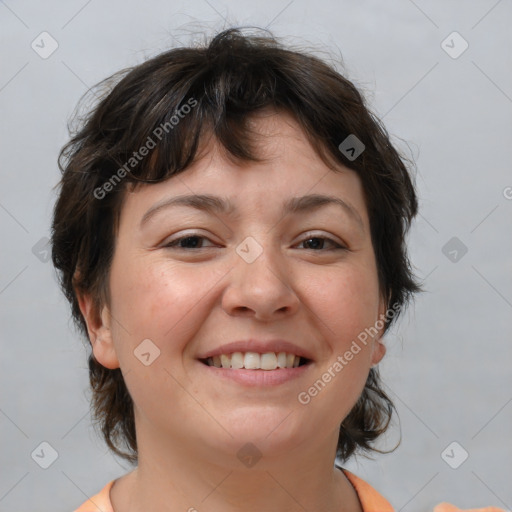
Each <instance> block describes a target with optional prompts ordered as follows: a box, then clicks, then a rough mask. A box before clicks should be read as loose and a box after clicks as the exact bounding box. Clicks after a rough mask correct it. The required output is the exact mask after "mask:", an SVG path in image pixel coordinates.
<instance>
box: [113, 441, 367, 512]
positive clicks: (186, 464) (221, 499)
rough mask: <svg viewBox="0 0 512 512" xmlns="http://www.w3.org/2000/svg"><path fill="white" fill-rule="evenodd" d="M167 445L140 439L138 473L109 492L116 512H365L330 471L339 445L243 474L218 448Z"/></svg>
mask: <svg viewBox="0 0 512 512" xmlns="http://www.w3.org/2000/svg"><path fill="white" fill-rule="evenodd" d="M168 439H169V438H168V437H167V446H165V444H164V445H162V439H161V438H160V439H158V437H152V436H141V441H142V440H145V442H144V441H143V442H140V443H139V446H138V449H139V461H138V467H137V468H136V469H135V470H134V471H132V472H131V473H129V474H128V475H125V476H124V477H122V478H120V479H118V480H116V483H115V484H114V486H113V487H112V489H111V500H112V505H113V508H114V511H115V512H143V511H144V512H145V511H147V510H159V511H162V512H164V511H165V512H175V511H180V512H183V511H188V512H201V511H203V510H208V511H209V512H239V511H241V510H243V511H244V512H260V511H261V510H265V511H267V512H285V511H286V512H304V510H315V511H317V512H362V508H361V505H360V502H359V499H358V497H357V494H356V492H355V491H354V489H353V487H352V486H351V484H350V483H349V482H348V480H347V478H346V477H345V476H344V474H343V473H342V472H341V471H340V470H339V469H337V468H335V467H334V457H333V456H332V455H331V454H334V449H335V442H336V441H337V438H335V442H334V446H332V442H331V443H325V446H319V445H317V444H315V445H312V446H308V447H306V446H304V445H303V446H300V447H297V448H296V449H294V450H290V452H289V453H287V454H286V456H285V457H283V456H280V457H277V456H275V457H273V456H272V455H270V454H269V453H263V456H262V457H261V458H260V459H259V460H257V461H256V458H253V460H250V459H244V460H246V463H247V465H248V467H247V466H245V465H244V464H243V463H242V462H241V461H240V460H239V459H238V458H236V457H233V455H232V454H223V453H221V452H220V450H219V448H218V447H211V448H209V447H205V446H198V447H196V448H195V449H191V448H190V446H184V445H183V444H181V445H180V443H176V444H174V445H172V446H168V445H169V442H168ZM164 446H165V448H164ZM328 450H329V451H328ZM248 451H249V452H250V449H249V450H248ZM255 461H256V462H255Z"/></svg>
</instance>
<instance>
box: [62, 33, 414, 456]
mask: <svg viewBox="0 0 512 512" xmlns="http://www.w3.org/2000/svg"><path fill="white" fill-rule="evenodd" d="M101 86H102V87H103V86H107V90H108V93H107V94H106V95H104V96H103V98H102V99H101V100H100V101H99V102H98V104H97V105H96V106H95V108H94V109H93V110H91V111H90V113H89V115H88V116H87V117H86V118H85V119H84V120H83V122H82V125H81V127H80V129H79V130H78V131H77V132H76V133H75V134H74V136H73V137H72V139H71V140H70V141H69V142H68V143H67V144H66V145H65V146H64V148H63V149H62V151H61V153H60V155H59V168H60V169H61V171H62V180H61V183H60V193H59V197H58V200H57V203H56V205H55V210H54V217H53V225H52V243H53V249H52V258H53V264H54V266H55V267H56V269H57V270H58V271H59V277H60V283H61V287H62V289H63V291H64V293H65V295H66V297H67V299H68V300H69V302H70V304H71V308H72V314H73V317H74V319H75V321H76V323H77V325H78V326H79V327H80V328H81V330H82V332H83V333H84V334H87V328H86V324H85V321H84V318H83V317H82V315H81V312H80V308H79V305H78V300H77V292H79V293H87V294H90V295H91V296H92V297H93V299H94V303H95V305H96V307H97V308H98V310H99V308H100V306H102V305H103V304H108V280H109V279H108V276H109V269H110V266H111V262H112V257H113V254H114V247H115V239H116V232H117V222H118V219H119V215H120V211H121V208H122V202H123V197H124V192H125V190H126V187H127V186H128V185H129V184H130V185H131V186H137V184H139V183H155V182H160V181H163V180H166V179H169V178H170V177H171V176H174V175H176V174H178V173H180V172H182V171H184V170H186V169H187V167H188V166H189V165H190V164H191V163H192V162H193V161H194V159H195V158H196V157H197V152H198V147H199V144H200V142H201V141H202V140H203V136H206V135H213V136H214V137H215V138H216V139H217V140H218V141H219V142H220V144H221V145H222V146H223V147H224V148H225V149H226V150H227V153H226V154H227V155H229V156H230V157H232V158H234V159H238V160H240V161H258V160H259V158H258V156H257V155H256V152H255V150H254V147H253V145H252V138H251V132H250V128H249V126H248V124H247V120H248V118H249V117H250V116H251V115H254V114H256V113H257V112H259V111H261V110H262V109H265V108H267V107H270V108H275V109H277V111H280V112H284V113H287V114H290V115H291V116H292V117H293V118H294V119H295V120H296V121H297V122H298V124H299V126H300V127H301V128H302V129H303V130H304V133H305V134H306V135H307V137H308V138H309V140H310V141H311V143H312V145H313V147H314V148H315V150H316V151H317V153H318V155H319V156H320V157H321V158H322V160H323V161H324V162H326V163H327V164H328V165H329V166H330V168H333V165H332V163H333V162H338V163H341V164H343V165H345V166H346V167H348V168H350V169H352V170H354V171H355V172H356V173H357V174H358V175H359V177H360V179H361V180H362V184H363V189H364V194H365V200H366V205H367V208H368V214H369V220H370V228H371V238H372V243H373V247H374V251H375V258H376V263H377V269H378V278H379V286H380V290H381V293H382V294H383V296H384V297H385V300H386V302H387V305H388V308H389V307H390V306H391V305H393V309H394V313H396V314H394V315H393V316H391V317H389V316H386V319H385V330H387V329H388V328H389V326H390V325H391V324H392V323H393V322H394V321H395V320H396V318H397V317H398V316H399V314H400V311H401V309H402V306H405V305H406V304H407V303H408V301H409V300H410V299H411V298H412V296H413V294H414V293H415V292H418V291H420V287H419V285H418V283H416V282H415V278H414V275H413V273H412V270H411V266H410V263H409V260H408V257H407V251H406V244H405V237H406V233H407V231H408V229H409V227H410V223H411V221H412V219H413V218H414V216H415V215H416V212H417V207H418V205H417V198H416V194H415V190H414V186H413V184H412V181H411V177H410V174H409V171H408V169H407V167H406V165H405V163H404V161H405V159H404V158H403V157H401V156H400V155H399V153H398V152H397V150H396V149H395V148H394V147H393V146H392V144H391V142H390V140H389V136H388V134H387V132H386V130H385V128H384V127H383V125H382V124H381V122H380V121H379V120H378V119H377V118H376V117H375V116H374V115H373V114H372V113H371V112H370V111H369V109H368V108H367V107H366V105H365V100H364V99H363V97H362V96H361V94H360V93H359V91H358V90H357V88H356V87H355V86H354V85H353V84H352V83H351V82H350V81H349V80H347V79H346V78H345V77H344V76H342V75H341V74H340V73H339V72H337V71H336V70H335V69H334V68H333V67H331V66H330V65H328V64H326V63H325V62H324V61H322V60H321V59H319V58H317V57H315V56H313V55H310V54H308V53H306V52H304V51H295V50H292V49H291V48H288V47H285V46H283V45H282V44H281V43H280V42H278V41H277V40H276V38H274V37H273V36H271V35H269V34H264V35H247V34H244V33H243V32H242V31H241V30H240V29H229V30H225V31H223V32H221V33H219V34H218V35H216V36H215V37H213V38H212V39H211V41H209V42H208V43H207V44H205V45H203V46H195V47H181V48H175V49H171V50H169V51H167V52H165V53H162V54H160V55H158V56H156V57H154V58H151V59H150V60H147V61H146V62H144V63H142V64H140V65H138V66H135V67H133V68H130V69H128V70H124V71H122V72H119V73H116V74H115V75H113V76H111V77H110V78H108V79H107V80H106V81H104V82H102V84H101ZM187 105H188V107H187V109H185V106H187ZM182 114H183V115H182ZM178 118H179V119H178ZM176 121H177V122H176ZM164 132H165V133H164ZM157 135H158V136H157ZM350 135H352V136H355V137H357V139H358V141H360V142H361V143H362V144H364V151H363V152H362V153H361V154H360V155H359V156H358V157H357V158H351V156H353V154H354V151H352V154H348V153H347V152H343V151H341V150H340V143H342V142H343V141H345V140H346V139H347V137H348V136H350ZM157 138H158V139H159V140H158V142H157V141H156V140H154V139H157ZM150 139H151V140H153V142H155V143H156V142H157V144H155V145H154V147H151V148H150V146H153V144H150V143H149V140H150ZM142 147H146V148H149V151H147V152H146V151H145V152H144V153H145V154H147V158H141V159H140V160H139V159H137V162H135V161H134V160H130V159H133V158H134V152H137V151H138V150H139V149H140V148H142ZM360 147H362V146H360ZM128 163H129V165H128ZM132 164H133V165H132ZM89 376H90V384H91V388H92V392H93V394H92V409H93V413H94V418H95V419H96V420H97V422H98V423H99V425H100V426H101V430H102V434H103V437H104V439H105V441H106V443H107V445H108V446H109V448H110V449H111V450H112V451H113V452H114V453H116V454H117V455H119V456H120V457H122V458H124V459H126V460H128V461H129V462H131V463H136V462H137V441H136V433H135V421H134V412H133V402H132V399H131V397H130V395H129V392H128V390H127V388H126V385H125V383H124V380H123V377H122V374H121V371H120V369H119V368H117V369H114V370H110V369H107V368H105V367H103V366H102V365H101V364H99V363H98V362H97V361H96V360H95V358H94V355H93V354H92V353H91V354H90V356H89ZM393 409H394V407H393V403H392V402H391V400H390V398H389V397H388V396H387V395H386V393H385V392H384V391H383V389H382V387H381V385H380V378H379V374H378V371H377V369H376V368H372V369H370V372H369V376H368V379H367V382H366V386H365V388H364V390H363V392H362V394H361V396H360V397H359V400H358V402H357V403H356V405H355V406H354V407H353V409H352V410H351V412H350V413H349V414H348V416H347V417H346V418H345V420H344V421H343V422H342V424H341V426H340V435H339V440H338V446H337V456H338V458H341V459H342V460H346V459H348V458H349V457H350V456H351V455H352V454H353V453H354V451H355V450H356V449H357V448H359V449H361V450H362V451H363V452H369V451H371V450H376V448H374V447H373V446H372V445H373V441H375V439H376V438H377V437H378V436H379V435H381V434H382V433H383V432H384V431H385V430H386V429H387V427H388V425H389V423H390V419H391V415H392V412H393ZM124 448H126V450H124ZM376 451H380V450H376Z"/></svg>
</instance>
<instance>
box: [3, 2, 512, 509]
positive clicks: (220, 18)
mask: <svg viewBox="0 0 512 512" xmlns="http://www.w3.org/2000/svg"><path fill="white" fill-rule="evenodd" d="M511 22H512V5H511V2H510V1H509V0H504V1H496V0H485V1H484V0H481V1H473V2H465V1H440V0H438V1H431V2H427V1H420V0H416V1H415V2H413V1H409V0H394V1H387V2H377V1H361V2H355V1H354V2H349V1H346V0H345V1H341V2H340V1H338V2H334V1H327V0H315V1H314V2H313V1H307V0H291V1H290V0H273V1H263V2H259V3H257V4H256V3H255V2H250V1H248V0H242V1H238V2H234V1H223V0H192V1H189V2H184V1H172V2H169V1H153V2H146V3H142V2H135V1H133V0H123V1H121V0H116V1H109V2H100V1H99V0H92V1H89V2H86V1H84V0H72V1H67V2H63V1H60V2H56V1H51V0H50V1H45V2H36V1H34V0H31V1H27V2H23V3H17V2H15V1H14V0H6V1H0V34H1V43H2V44H1V47H0V54H1V57H0V58H1V63H2V64H1V76H0V105H1V109H2V110H1V112H2V114H1V117H0V130H1V132H0V143H1V164H0V165H1V186H0V226H1V230H2V251H1V265H0V303H1V306H0V308H1V309H0V315H1V343H2V349H1V351H0V358H1V363H2V372H1V374H0V375H1V387H0V389H1V399H0V413H1V414H0V429H1V440H2V442H1V447H0V450H1V464H0V468H1V469H0V471H1V478H0V510H1V511H12V510H34V511H35V510H38V511H48V512H50V511H55V510H69V511H70V510H73V509H74V508H75V507H77V506H78V505H79V504H80V503H82V502H83V501H84V500H85V499H86V498H87V497H88V496H90V495H91V494H93V493H96V492H98V491H99V490H100V489H101V488H102V487H103V486H104V485H105V484H106V483H107V482H108V481H109V480H110V479H113V478H116V477H118V476H120V475H122V474H124V473H126V472H127V471H129V470H130V469H131V468H130V467H129V466H128V465H127V464H126V463H124V462H123V463H120V462H119V461H117V460H116V459H114V458H113V456H111V455H110V454H109V452H108V451H107V448H106V446H105V445H104V444H103V442H102V441H101V440H100V439H99V437H97V436H96V434H95V432H94V430H93V427H92V425H91V422H90V417H89V413H88V373H87V369H86V368H87V366H86V356H87V353H86V349H85V345H84V344H83V342H82V341H81V340H80V338H79V336H78V335H77V333H76V332H75V331H74V329H73V327H72V324H71V322H70V320H69V317H70V315H69V310H68V307H67V303H66V302H65V300H64V298H63V297H62V296H61V294H60V291H59V289H58V287H57V284H56V279H55V276H54V271H53V268H52V265H51V263H50V262H48V261H45V259H46V253H45V251H44V247H43V248H42V249H41V247H42V246H44V242H45V240H44V237H47V236H49V223H50V217H51V210H52V206H53V203H54V200H55V193H54V191H53V190H52V188H53V187H54V185H55V184H56V183H57V181H58V179H59V172H58V170H57V166H56V157H57V153H58V151H59V149H60V147H61V146H62V145H63V144H64V143H65V142H66V140H67V132H66V123H67V121H68V119H69V118H70V116H71V114H72V112H73V109H74V108H75V105H76V103H77V101H78V100H79V98H80V97H81V95H82V94H83V93H84V92H86V91H87V89H88V88H89V87H90V86H92V85H93V84H95V83H97V82H98V81H99V80H101V79H103V78H105V77H106V76H107V75H109V74H111V73H113V72H114V71H117V70H118V69H120V68H122V67H125V66H129V65H134V64H138V63H140V62H142V61H143V60H144V59H145V58H147V57H149V56H153V55H155V54H157V53H159V52H160V51H162V50H164V49H166V48H168V47H169V46H173V45H177V44H180V42H182V43H183V44H187V43H189V42H190V40H191V36H189V34H190V32H191V31H200V30H201V29H205V30H207V31H208V32H209V33H212V32H213V31H215V30H219V29H222V28H225V27H227V26H228V25H231V24H251V25H258V26H261V27H268V28H269V29H271V30H272V31H273V32H274V34H275V35H277V36H283V37H284V36H286V38H287V39H286V40H287V41H289V42H291V43H296V42H304V44H305V46H308V47H309V46H314V47H316V48H317V49H318V50H319V51H320V52H321V53H320V55H323V56H324V57H329V53H325V52H330V55H331V57H330V58H334V59H336V58H338V57H339V56H340V55H342V56H343V60H344V64H345V70H346V72H347V74H348V76H349V78H351V79H352V80H353V81H354V82H355V83H356V84H357V85H358V86H359V87H361V88H362V89H363V90H364V91H365V93H366V94H367V98H368V101H369V103H370V106H371V108H372V109H373V110H374V111H375V112H376V113H377V115H379V116H380V117H381V118H383V119H384V122H385V124H386V126H387V128H388V130H389V132H390V133H391V134H392V136H393V138H394V140H395V141H396V143H397V144H398V146H399V147H400V148H401V150H402V151H404V152H405V153H406V154H408V155H409V156H410V157H411V158H413V159H414V160H415V161H416V164H417V174H416V181H417V187H418V192H419V196H420V207H421V213H420V215H419V216H418V218H417V221H416V222H415V224H414V226H413V229H412V231H411V235H410V248H411V249H410V250H411V258H412V262H413V264H414V267H415V269H416V272H417V274H418V276H420V277H421V278H423V279H424V283H425V288H426V289H427V292H426V293H424V294H422V295H420V296H419V297H418V298H417V300H416V303H415V305H414V307H411V308H410V310H409V311H408V313H407V314H406V315H405V316H404V317H403V319H402V321H401V322H400V324H399V326H397V328H395V329H394V330H393V332H392V333H390V335H389V336H388V347H389V348H388V354H387V356H386V358H385V360H384V362H383V363H382V364H381V367H382V373H383V377H384V380H385V382H386V383H387V385H388V386H389V390H390V394H391V396H392V397H393V398H394V399H395V402H396V405H397V408H398V411H399V415H400V420H401V432H402V444H401V445H400V447H399V448H398V449H397V450H396V451H395V452H394V453H392V454H389V455H377V456H376V457H375V459H374V460H366V459H365V458H362V457H360V458H357V459H354V460H352V461H350V463H348V464H346V467H347V468H348V469H351V470H352V471H354V472H355V473H356V474H358V475H359V476H361V477H362V478H365V479H367V480H368V481H369V482H370V483H371V484H372V485H374V486H375V487H376V488H377V489H378V490H379V491H380V492H382V493H383V494H384V495H385V496H386V497H387V498H388V499H389V500H390V501H391V502H392V504H393V505H394V506H395V507H396V509H397V510H403V511H420V510H425V511H427V510H432V508H433V506H434V505H435V504H436V503H439V502H441V501H449V502H452V503H455V504H456V505H458V506H459V507H461V508H469V507H483V506H484V505H490V504H492V505H495V506H500V507H503V508H507V509H511V508H512V485H511V480H512V479H511V474H512V471H511V470H512V462H511V460H512V441H511V436H510V433H511V427H510V425H511V423H512V422H511V420H512V403H511V402H512V386H511V384H512V382H511V381H512V377H511V371H510V366H511V363H512V357H511V355H512V349H511V341H512V336H511V334H512V322H511V317H512V315H511V313H512V286H511V284H512V283H511V264H510V261H511V259H510V254H512V237H511V236H510V225H511V223H510V219H511V213H512V188H511V187H512V173H511V171H510V162H511V157H512V121H511V120H512V117H511V114H512V83H511V80H510V78H511V69H512V51H511V48H512V44H511V43H512V32H511V31H510V29H509V28H510V24H511ZM43 31H47V32H49V33H50V34H51V36H52V37H53V38H54V39H55V40H56V41H57V42H58V45H59V46H58V49H57V50H56V51H55V52H54V53H53V54H52V55H51V56H49V57H48V58H47V59H43V58H41V57H40V56H39V54H38V53H36V52H35V51H34V50H33V49H32V48H31V43H32V41H34V40H35V42H36V43H38V42H39V43H38V44H39V45H40V46H41V45H42V44H41V42H40V40H41V37H38V36H39V34H40V33H41V32H43ZM453 31H457V32H459V33H460V34H461V36H462V37H463V38H464V39H465V40H466V41H467V42H468V44H469V47H468V49H467V50H466V51H465V52H464V53H462V54H461V55H459V56H457V58H453V56H455V55H456V54H458V53H459V52H460V50H461V49H462V48H463V46H462V45H461V44H462V41H460V40H457V39H453V37H452V38H449V39H448V40H447V43H445V48H446V44H448V45H449V46H451V47H452V48H446V49H447V50H448V51H450V52H451V53H452V56H450V55H449V54H448V53H447V52H446V51H445V50H444V49H443V47H442V45H441V43H442V41H443V40H445V38H446V37H447V36H448V35H449V34H451V33H452V32H453ZM45 48H46V49H48V48H49V42H48V40H46V43H45ZM452 237H457V239H458V241H456V244H459V246H458V247H457V246H453V247H451V246H448V248H445V249H444V252H443V247H445V244H447V242H448V241H449V240H450V239H451V238H452ZM41 239H42V241H41ZM461 243H462V244H464V246H466V247H467V249H468V250H467V253H466V254H464V255H462V251H461V247H462V246H461V245H460V244H461ZM34 246H35V249H33V248H34ZM453 250H455V251H456V253H454V252H451V254H450V251H453ZM445 253H446V255H445ZM461 255H462V256H461ZM455 257H456V258H457V261H451V260H453V259H454V258H455ZM398 435H399V430H398V427H396V428H395V429H393V431H392V432H390V434H389V436H387V439H384V440H383V443H382V444H381V446H382V447H383V448H385V447H391V446H392V445H393V443H394V442H395V441H396V439H397V438H398ZM43 441H46V442H48V443H50V445H51V446H52V447H53V448H54V449H55V450H56V451H57V452H58V458H57V459H56V460H55V462H53V464H52V465H51V466H50V467H48V469H42V468H41V467H40V466H39V465H38V464H36V462H35V461H34V460H33V458H32V457H31V453H32V452H33V451H34V450H35V449H36V448H37V447H38V446H39V445H40V443H41V442H43ZM454 441H456V442H457V443H459V445H460V447H459V446H456V447H455V449H454V450H453V451H451V450H448V455H449V456H450V457H449V458H448V459H446V460H449V461H450V462H451V463H452V465H454V464H456V463H457V462H460V460H461V457H462V455H463V453H464V452H463V451H462V450H466V451H467V452H468V453H469V457H468V459H467V460H466V461H465V462H464V463H463V464H462V465H460V466H459V467H458V468H457V469H452V468H451V467H450V466H449V465H448V464H447V463H446V462H445V460H443V458H442V456H441V453H442V452H443V451H444V450H445V448H446V447H447V446H448V445H450V443H452V442H454ZM39 452H40V449H39ZM45 453H46V455H45V457H48V454H49V453H50V452H49V450H46V452H45ZM34 457H35V456H34ZM35 458H36V457H35ZM39 460H40V461H41V458H40V459H39ZM47 461H49V459H47Z"/></svg>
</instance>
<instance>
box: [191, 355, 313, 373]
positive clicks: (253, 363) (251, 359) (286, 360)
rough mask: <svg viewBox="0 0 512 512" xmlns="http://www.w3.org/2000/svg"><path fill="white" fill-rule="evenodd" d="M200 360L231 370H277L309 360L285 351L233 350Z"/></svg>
mask: <svg viewBox="0 0 512 512" xmlns="http://www.w3.org/2000/svg"><path fill="white" fill-rule="evenodd" d="M200 361H201V362H202V363H203V364H205V365H207V366H214V367H215V368H223V369H232V370H241V369H245V370H279V369H286V368H297V367H298V366H304V365H306V364H308V363H310V362H311V361H310V360H309V359H306V358H304V357H300V356H296V355H295V354H289V353H287V352H278V353H276V352H266V353H264V354H259V353H257V352H233V353H232V354H221V355H219V356H213V357H208V358H206V359H200Z"/></svg>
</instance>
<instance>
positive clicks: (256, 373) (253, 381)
mask: <svg viewBox="0 0 512 512" xmlns="http://www.w3.org/2000/svg"><path fill="white" fill-rule="evenodd" d="M199 364H200V365H201V366H202V367H203V368H204V369H205V370H206V371H208V372H210V374H211V375H212V376H216V377H219V378H221V379H226V380H231V381H234V382H237V383H238V384H242V385H244V386H278V385H279V384H284V383H285V382H289V381H292V380H294V379H297V378H299V377H300V376H301V375H303V374H304V372H307V371H308V368H309V367H310V366H311V363H308V364H304V365H302V366H297V367H296V368H279V369H276V370H246V369H240V370H233V369H231V368H217V367H216V366H208V365H206V364H204V363H202V362H201V361H199Z"/></svg>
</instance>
